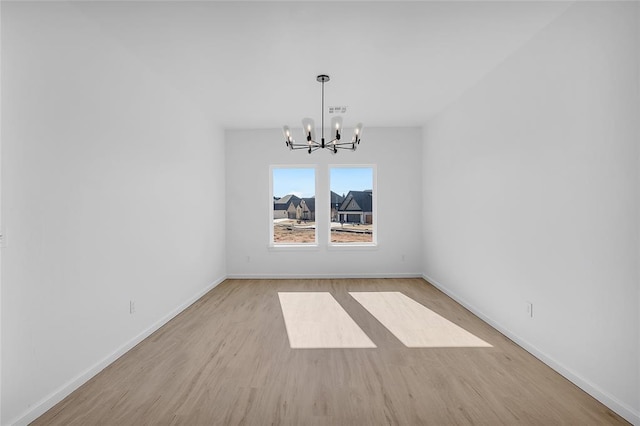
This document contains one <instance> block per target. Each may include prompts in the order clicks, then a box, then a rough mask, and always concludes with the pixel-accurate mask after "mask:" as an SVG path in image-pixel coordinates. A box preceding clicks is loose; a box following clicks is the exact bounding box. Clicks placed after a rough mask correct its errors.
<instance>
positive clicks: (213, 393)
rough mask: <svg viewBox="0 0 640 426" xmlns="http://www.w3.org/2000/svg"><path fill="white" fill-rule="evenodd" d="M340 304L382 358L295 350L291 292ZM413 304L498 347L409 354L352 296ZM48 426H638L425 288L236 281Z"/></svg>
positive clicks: (91, 385) (68, 404)
mask: <svg viewBox="0 0 640 426" xmlns="http://www.w3.org/2000/svg"><path fill="white" fill-rule="evenodd" d="M299 291H314V292H329V293H330V294H331V295H332V296H333V297H334V298H335V299H336V300H337V302H338V303H339V304H340V305H341V306H342V307H343V308H344V310H345V311H346V312H347V313H348V314H349V316H350V317H351V318H353V320H354V321H355V322H356V323H357V325H358V326H360V328H361V329H362V330H363V331H364V332H365V333H366V335H367V336H369V338H371V340H372V341H373V342H374V343H375V345H376V346H377V347H376V348H357V349H291V348H290V347H289V341H288V337H287V331H286V328H285V324H284V318H283V314H282V310H281V307H280V302H279V297H278V292H299ZM376 291H386V292H396V291H397V292H401V293H403V294H404V295H406V296H408V297H410V298H411V299H413V300H415V301H416V302H418V303H420V304H422V305H424V306H425V307H427V308H428V309H430V310H432V311H433V312H435V313H437V314H438V315H441V316H442V317H444V318H446V319H447V320H449V321H451V322H453V323H455V324H457V325H458V326H460V327H462V328H463V329H465V330H467V331H468V332H469V333H471V334H473V335H474V336H476V337H477V338H479V339H482V340H483V341H484V342H487V343H488V344H490V345H491V347H469V348H465V347H450V348H407V347H406V346H404V345H403V344H402V343H401V342H400V341H399V340H398V339H397V338H396V337H394V335H393V334H391V333H390V332H389V331H388V330H387V329H386V328H385V327H384V326H383V325H382V324H380V323H379V322H378V321H377V320H376V319H375V318H374V317H373V316H372V315H371V314H370V313H369V312H368V311H367V310H366V309H365V308H364V307H363V306H362V305H361V304H359V303H358V302H357V301H356V300H355V299H354V298H353V297H352V296H351V295H349V292H376ZM33 424H35V425H98V424H100V425H147V424H148V425H214V424H221V425H235V424H246V425H270V424H283V425H383V424H403V425H458V424H459V425H466V424H479V425H516V424H519V425H545V426H546V425H558V424H565V425H602V424H627V423H626V422H625V421H624V420H623V419H622V418H621V417H619V416H617V415H616V414H615V413H613V412H612V411H611V410H609V409H608V408H607V407H605V406H604V405H602V404H600V403H599V402H597V401H596V400H595V399H593V398H591V397H590V396H589V395H587V394H586V393H585V392H583V391H582V390H580V389H579V388H577V387H576V386H574V385H573V384H572V383H570V382H569V381H567V380H566V379H564V378H563V377H562V376H560V375H559V374H557V373H556V372H554V371H553V370H551V369H550V368H549V367H547V366H545V365H544V364H543V363H541V362H540V361H538V360H537V359H536V358H534V357H533V356H531V355H530V354H528V353H527V352H526V351H524V350H523V349H521V348H520V347H518V346H517V345H515V344H514V343H513V342H511V341H510V340H509V339H507V338H506V337H504V336H503V335H501V334H500V333H498V332H497V331H496V330H494V329H493V328H491V327H490V326H488V325H487V324H485V323H484V322H482V321H481V320H479V319H478V318H476V317H475V316H474V315H472V314H471V313H470V312H468V311H467V310H465V309H464V308H463V307H461V306H460V305H458V304H457V303H455V302H454V301H452V300H451V299H450V298H448V297H447V296H446V295H444V294H443V293H441V292H440V291H438V290H437V289H435V288H434V287H432V286H431V285H429V284H427V283H426V282H425V281H423V280H421V279H355V280H344V279H335V280H227V281H225V282H224V283H222V284H220V285H219V286H218V287H216V288H215V289H213V290H212V291H211V292H209V293H208V294H206V295H205V296H204V297H202V299H200V300H199V301H198V302H196V303H195V304H194V305H192V306H191V307H190V308H188V309H187V310H185V311H184V312H183V313H181V314H180V315H178V316H177V317H176V318H175V319H173V320H172V321H170V322H169V323H168V324H166V325H165V326H164V327H162V328H161V329H160V330H158V331H157V332H156V333H154V334H153V335H151V336H150V337H149V338H148V339H146V340H145V341H144V342H142V343H140V344H139V345H138V346H136V347H135V348H133V349H132V350H131V351H129V352H128V353H127V354H125V355H124V356H122V357H121V358H120V359H118V360H117V361H116V362H114V363H113V364H112V365H110V366H109V367H107V368H106V369H105V370H103V371H102V372H101V373H100V374H98V375H97V376H96V377H94V378H93V379H92V380H90V381H89V382H87V383H86V384H84V385H83V386H82V387H80V388H79V389H78V390H76V391H75V392H73V393H72V394H71V395H69V396H68V397H67V398H66V399H64V400H63V401H62V402H60V403H59V404H58V405H56V406H55V407H53V408H52V409H51V410H49V411H48V412H47V413H45V414H44V415H43V416H41V417H40V418H39V419H37V420H36V421H35V422H34V423H33Z"/></svg>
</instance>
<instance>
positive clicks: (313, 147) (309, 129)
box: [282, 74, 362, 154]
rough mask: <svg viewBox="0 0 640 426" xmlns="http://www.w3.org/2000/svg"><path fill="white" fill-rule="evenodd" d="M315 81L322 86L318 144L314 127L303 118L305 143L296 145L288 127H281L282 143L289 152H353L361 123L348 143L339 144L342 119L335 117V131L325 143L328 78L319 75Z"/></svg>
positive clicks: (333, 126)
mask: <svg viewBox="0 0 640 426" xmlns="http://www.w3.org/2000/svg"><path fill="white" fill-rule="evenodd" d="M316 80H317V81H318V82H319V83H321V84H322V89H321V108H322V110H321V127H320V129H321V131H320V142H318V141H317V140H316V137H315V130H316V129H315V125H314V123H313V120H312V119H311V118H304V119H303V120H302V129H303V131H304V133H305V137H306V143H298V142H296V140H295V139H294V138H293V137H292V136H291V129H289V126H283V127H282V133H283V134H284V142H285V144H286V146H288V147H289V149H290V150H294V149H305V150H307V152H308V153H309V154H311V153H312V152H314V151H317V150H318V149H328V150H330V151H331V152H332V153H334V154H335V153H337V152H338V150H339V149H348V150H351V151H355V150H356V148H357V146H358V145H359V144H360V135H361V134H362V123H358V124H357V125H356V127H355V129H354V134H353V137H352V138H351V141H350V142H340V139H341V136H342V117H340V116H335V117H333V118H332V120H331V129H332V131H333V130H334V129H335V136H334V138H333V139H332V140H330V141H329V142H325V138H324V83H326V82H327V81H329V76H328V75H326V74H320V75H318V76H317V77H316Z"/></svg>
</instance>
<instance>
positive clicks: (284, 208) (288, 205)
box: [273, 194, 301, 219]
mask: <svg viewBox="0 0 640 426" xmlns="http://www.w3.org/2000/svg"><path fill="white" fill-rule="evenodd" d="M300 201H301V198H299V197H296V196H295V195H293V194H288V195H285V196H284V197H282V198H278V199H274V200H273V218H274V219H297V207H298V205H300Z"/></svg>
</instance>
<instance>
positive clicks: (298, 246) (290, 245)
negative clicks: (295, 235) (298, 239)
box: [268, 164, 319, 250]
mask: <svg viewBox="0 0 640 426" xmlns="http://www.w3.org/2000/svg"><path fill="white" fill-rule="evenodd" d="M275 169H311V170H313V195H314V197H316V199H317V195H318V165H317V164H270V165H269V191H268V192H269V215H268V219H269V244H268V247H269V248H270V249H277V250H281V249H285V250H286V249H296V250H298V249H303V250H309V249H318V246H319V245H318V216H317V214H318V213H317V206H316V208H315V210H314V211H315V214H316V220H315V224H316V225H315V240H314V242H313V243H283V242H276V241H274V222H273V220H274V210H273V204H274V203H273V196H274V194H273V171H274V170H275Z"/></svg>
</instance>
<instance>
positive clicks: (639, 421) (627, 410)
mask: <svg viewBox="0 0 640 426" xmlns="http://www.w3.org/2000/svg"><path fill="white" fill-rule="evenodd" d="M422 278H423V279H424V280H425V281H427V282H428V283H429V284H431V285H433V286H434V287H436V288H437V289H438V290H440V291H442V292H443V293H444V294H446V295H447V296H449V297H450V298H452V299H453V300H455V301H456V302H458V303H459V304H461V305H462V306H464V307H465V308H467V309H468V310H469V311H471V312H472V313H473V314H474V315H476V316H477V317H478V318H480V319H481V320H483V321H484V322H486V323H487V324H489V325H490V326H491V327H493V328H495V329H496V330H498V331H499V332H500V333H502V334H504V335H505V336H507V337H508V338H509V339H511V340H512V341H513V342H514V343H516V344H517V345H518V346H520V347H521V348H523V349H524V350H526V351H527V352H529V353H530V354H531V355H533V356H535V357H536V358H538V359H539V360H540V361H542V362H543V363H545V364H546V365H547V366H549V367H551V368H552V369H553V370H555V371H556V372H558V373H559V374H561V375H562V376H564V377H565V378H566V379H567V380H569V381H570V382H572V383H573V384H575V385H576V386H578V387H579V388H580V389H582V390H583V391H585V392H586V393H588V394H589V395H591V396H592V397H594V398H595V399H597V400H598V401H600V402H601V403H603V404H604V405H606V406H607V407H609V408H610V409H611V410H612V411H615V412H616V413H618V414H619V415H620V416H622V417H624V418H625V419H626V420H627V421H629V422H631V423H632V424H634V425H636V426H640V413H639V412H637V411H635V410H634V409H633V408H632V407H629V406H628V405H627V404H625V403H623V402H621V401H619V400H618V399H616V398H615V397H613V396H611V395H609V394H608V393H607V392H606V391H603V390H602V389H600V388H599V387H598V386H596V385H594V384H593V383H591V382H590V381H589V380H587V379H585V378H583V377H581V376H580V375H579V374H577V373H575V372H573V371H572V370H571V369H570V368H567V367H566V366H564V365H563V364H562V363H560V362H558V361H556V360H555V359H554V358H552V357H550V356H548V355H547V354H545V353H544V351H542V350H540V349H538V348H537V347H535V346H534V345H532V344H531V343H529V342H527V341H526V340H524V339H522V338H520V337H519V336H518V335H517V334H516V333H514V332H513V331H511V330H510V329H509V328H507V327H505V326H504V325H502V324H500V323H498V322H497V321H494V320H493V319H492V318H491V317H489V316H488V315H485V314H484V313H483V312H482V311H481V310H479V309H478V308H476V307H475V306H473V305H472V304H470V303H468V302H467V301H466V300H464V299H463V298H462V297H460V296H458V295H457V294H456V293H454V292H453V291H451V290H449V289H448V288H447V287H446V286H445V285H443V284H441V283H439V282H438V281H436V280H434V279H433V278H430V277H429V276H427V275H426V274H422Z"/></svg>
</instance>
